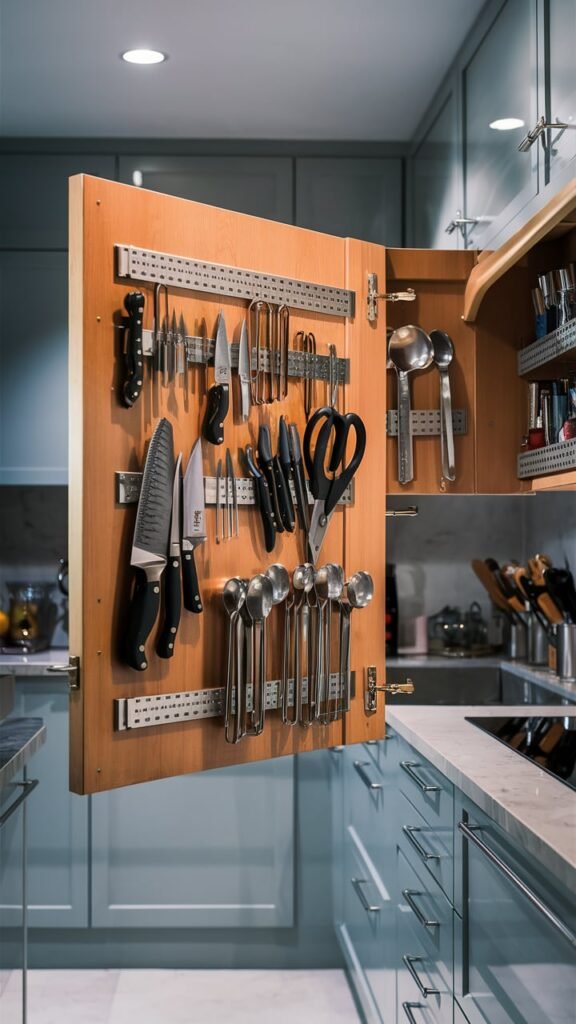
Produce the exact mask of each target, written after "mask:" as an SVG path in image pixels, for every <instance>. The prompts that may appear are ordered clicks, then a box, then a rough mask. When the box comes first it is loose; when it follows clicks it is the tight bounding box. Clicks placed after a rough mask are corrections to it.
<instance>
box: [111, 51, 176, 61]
mask: <svg viewBox="0 0 576 1024" xmlns="http://www.w3.org/2000/svg"><path fill="white" fill-rule="evenodd" d="M121 57H122V60H125V61H126V62H127V63H128V64H161V63H162V61H164V60H168V54H167V53H161V52H160V50H125V51H124V53H123V54H121Z"/></svg>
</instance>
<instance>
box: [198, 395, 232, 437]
mask: <svg viewBox="0 0 576 1024" xmlns="http://www.w3.org/2000/svg"><path fill="white" fill-rule="evenodd" d="M229 405H230V386H229V385H228V384H213V385H212V387H211V388H210V390H209V392H208V404H207V406H206V414H205V416H204V424H203V426H202V433H203V434H204V437H205V438H206V440H207V441H209V442H210V444H222V443H223V441H224V420H225V419H226V416H227V415H228V408H229Z"/></svg>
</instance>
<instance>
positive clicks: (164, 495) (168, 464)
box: [126, 419, 174, 672]
mask: <svg viewBox="0 0 576 1024" xmlns="http://www.w3.org/2000/svg"><path fill="white" fill-rule="evenodd" d="M173 485H174V441H173V436H172V426H171V424H170V423H169V422H168V420H166V419H161V420H160V421H159V423H158V425H157V427H156V429H155V431H154V433H153V435H152V440H151V441H150V445H149V447H148V454H147V456H146V463H145V465H144V475H143V477H142V488H141V491H140V498H139V501H138V511H137V513H136V526H135V529H134V540H133V543H132V555H131V558H130V564H131V565H132V566H134V568H135V569H137V570H138V578H137V580H136V586H135V588H134V594H133V596H132V601H131V605H130V613H129V619H128V628H127V631H126V662H127V664H128V665H130V666H131V668H135V669H138V670H139V671H140V672H142V671H143V670H144V669H145V668H147V667H148V660H147V658H146V650H145V645H146V640H147V639H148V637H149V635H150V632H151V630H152V627H153V625H154V623H155V621H156V618H157V615H158V608H159V606H160V580H161V578H162V573H163V572H164V569H165V567H166V562H167V557H168V538H169V534H170V513H171V510H172V488H173Z"/></svg>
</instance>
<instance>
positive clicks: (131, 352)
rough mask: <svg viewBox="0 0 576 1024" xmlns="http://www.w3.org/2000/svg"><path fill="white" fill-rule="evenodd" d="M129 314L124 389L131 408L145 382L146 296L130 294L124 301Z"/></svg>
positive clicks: (126, 329)
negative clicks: (143, 331) (144, 336)
mask: <svg viewBox="0 0 576 1024" xmlns="http://www.w3.org/2000/svg"><path fill="white" fill-rule="evenodd" d="M124 308H125V309H126V312H127V313H128V318H127V323H126V328H125V332H126V333H125V344H126V352H125V358H126V372H127V377H126V380H125V381H124V386H123V388H122V398H123V400H124V405H126V406H128V408H130V407H131V406H133V405H134V402H135V401H136V400H137V399H138V398H139V397H140V392H141V391H142V383H143V380H144V359H143V355H142V322H143V318H144V296H143V294H142V292H128V295H127V296H126V298H125V299H124Z"/></svg>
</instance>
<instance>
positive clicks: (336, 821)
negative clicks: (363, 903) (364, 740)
mask: <svg viewBox="0 0 576 1024" xmlns="http://www.w3.org/2000/svg"><path fill="white" fill-rule="evenodd" d="M344 751H345V748H344V747H342V746H338V747H331V748H330V749H329V750H328V753H327V756H328V758H329V762H330V811H331V822H330V824H331V839H332V842H331V848H330V856H331V863H330V867H331V873H332V920H333V922H334V927H335V928H336V929H337V928H338V926H339V924H340V922H341V921H342V914H343V902H344V829H345V823H344Z"/></svg>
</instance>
